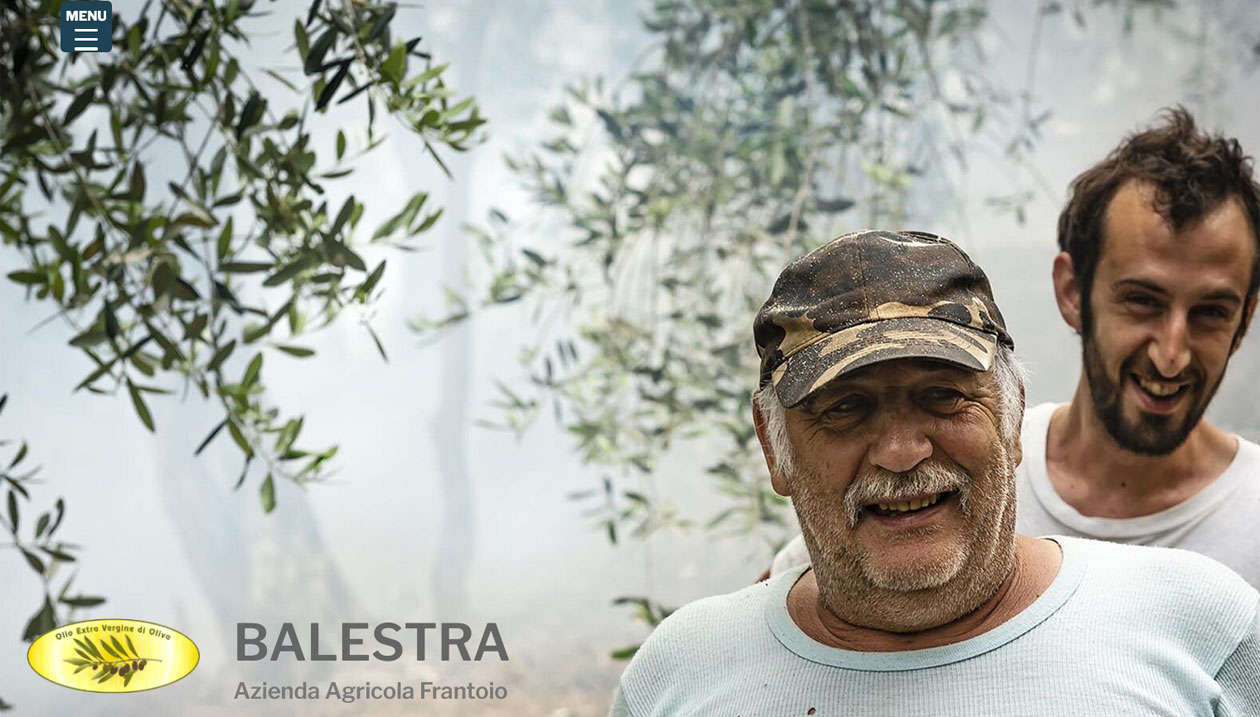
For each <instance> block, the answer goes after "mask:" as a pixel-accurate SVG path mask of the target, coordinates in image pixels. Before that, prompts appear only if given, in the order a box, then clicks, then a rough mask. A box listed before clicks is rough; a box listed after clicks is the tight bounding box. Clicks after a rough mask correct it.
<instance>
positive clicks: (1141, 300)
mask: <svg viewBox="0 0 1260 717" xmlns="http://www.w3.org/2000/svg"><path fill="white" fill-rule="evenodd" d="M1124 301H1125V303H1126V304H1129V305H1130V306H1137V307H1139V308H1144V309H1147V308H1151V307H1153V306H1158V305H1159V303H1158V302H1156V301H1155V299H1154V297H1151V296H1148V295H1146V294H1130V295H1129V296H1127V297H1125V299H1124Z"/></svg>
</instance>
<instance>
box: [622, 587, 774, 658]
mask: <svg viewBox="0 0 1260 717" xmlns="http://www.w3.org/2000/svg"><path fill="white" fill-rule="evenodd" d="M783 577H785V576H779V577H775V578H772V579H770V580H764V581H762V582H759V583H755V584H753V585H749V586H747V587H744V588H742V589H740V590H736V591H735V592H732V593H727V594H725V595H714V596H712V597H706V598H701V599H699V600H695V601H693V602H690V603H687V604H686V605H684V606H682V607H681V608H679V609H678V610H675V611H674V612H673V613H672V614H670V616H669V617H667V618H665V619H664V620H663V621H661V623H660V624H659V625H657V626H656V629H655V630H653V631H652V634H651V635H650V636H649V637H648V639H647V641H646V642H644V643H643V647H642V648H640V650H639V653H640V654H641V653H643V652H645V651H677V650H683V649H686V650H693V649H701V650H703V649H704V647H705V645H706V644H708V643H710V642H712V643H715V644H719V643H722V644H729V640H730V639H731V638H732V637H733V636H735V635H738V634H740V633H744V632H750V631H759V630H764V629H765V609H766V601H767V600H768V599H769V598H770V595H771V594H772V593H775V592H777V590H776V588H779V587H781V586H780V585H779V583H780V580H781V578H783Z"/></svg>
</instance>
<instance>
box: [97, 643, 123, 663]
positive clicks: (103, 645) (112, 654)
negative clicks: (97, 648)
mask: <svg viewBox="0 0 1260 717" xmlns="http://www.w3.org/2000/svg"><path fill="white" fill-rule="evenodd" d="M101 649H102V650H104V651H105V652H106V653H108V654H109V656H110V657H113V658H114V659H117V660H121V659H122V655H120V654H118V653H117V652H114V649H113V648H112V647H110V646H109V643H108V642H105V640H104V639H102V640H101Z"/></svg>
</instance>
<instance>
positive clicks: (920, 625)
mask: <svg viewBox="0 0 1260 717" xmlns="http://www.w3.org/2000/svg"><path fill="white" fill-rule="evenodd" d="M754 334H755V336H756V342H757V349H758V352H759V354H760V356H761V377H760V386H759V388H758V391H757V393H756V394H755V397H754V411H753V413H754V422H755V425H756V428H757V436H758V438H759V439H760V441H761V446H762V451H763V453H764V454H765V458H766V465H767V466H768V467H769V469H770V476H771V480H772V482H773V484H774V488H775V490H776V491H777V492H779V493H780V494H782V495H788V496H791V497H792V505H793V508H794V509H795V510H796V514H797V518H798V520H799V521H800V524H801V529H802V532H803V535H804V540H805V543H806V544H807V545H808V548H809V553H810V554H811V555H812V556H813V558H814V560H813V565H812V566H799V567H797V568H795V569H793V570H790V571H787V572H785V573H784V574H782V575H779V576H778V577H776V578H773V579H771V580H770V581H768V582H763V583H758V584H756V585H752V586H749V587H747V588H745V589H743V590H741V591H739V592H736V593H732V594H730V595H724V596H719V597H714V598H707V599H704V600H700V601H698V602H695V603H692V604H691V605H688V606H686V607H684V608H682V609H681V610H678V611H677V612H675V613H674V614H673V615H671V616H670V617H669V618H668V619H666V620H665V621H664V622H662V623H661V624H660V625H659V626H658V627H657V629H656V630H655V631H654V632H653V633H652V635H651V636H650V637H649V638H648V640H647V641H646V642H645V643H644V644H643V646H642V647H641V648H640V650H639V651H638V653H636V655H635V657H634V659H633V660H632V661H631V663H630V665H629V666H628V667H627V669H626V672H625V674H624V675H622V678H621V682H620V687H619V689H618V693H617V696H616V698H615V701H614V704H613V709H612V714H613V715H616V716H618V717H649V716H661V717H664V716H667V715H669V716H672V715H735V714H739V715H744V716H745V717H753V716H755V715H767V716H770V715H773V716H775V717H778V716H780V715H840V714H842V715H852V716H855V717H862V716H863V715H910V714H916V715H928V714H959V715H961V714H966V715H975V716H980V717H983V716H986V715H993V716H997V715H1029V716H1033V717H1035V716H1038V715H1119V714H1177V715H1189V714H1201V715H1219V716H1221V717H1224V716H1225V715H1239V716H1241V715H1252V714H1260V593H1257V592H1256V590H1255V589H1254V588H1252V587H1250V586H1249V585H1247V584H1246V582H1244V581H1243V580H1242V578H1240V577H1238V576H1237V575H1235V574H1234V573H1233V572H1231V571H1230V570H1228V569H1227V568H1225V567H1223V566H1221V565H1220V564H1219V563H1216V562H1214V561H1212V560H1210V559H1208V558H1205V557H1203V556H1201V555H1196V554H1194V553H1191V552H1187V551H1175V550H1161V549H1156V548H1146V547H1136V546H1127V545H1111V544H1108V543H1103V542H1099V541H1090V540H1081V539H1078V538H1068V537H1059V538H1055V539H1054V540H1048V539H1044V538H1030V537H1026V536H1022V535H1016V529H1015V466H1016V464H1018V463H1019V454H1020V442H1019V426H1020V417H1021V413H1022V409H1023V382H1022V379H1021V376H1020V372H1019V369H1018V367H1017V366H1016V364H1015V359H1014V356H1013V355H1012V349H1013V348H1014V343H1013V342H1012V341H1011V338H1010V336H1009V335H1008V334H1007V332H1006V328H1005V325H1004V323H1003V320H1002V315H1001V313H1000V312H999V311H998V309H997V306H996V305H995V304H994V302H993V297H992V294H991V292H990V289H989V282H988V279H987V278H986V277H985V276H984V273H983V272H982V271H980V269H979V267H977V266H976V265H975V264H974V263H972V262H971V260H970V259H969V258H967V256H966V255H965V254H963V252H962V251H961V250H959V249H958V248H957V247H956V246H954V245H953V244H950V243H949V242H947V241H945V240H943V239H940V238H938V237H934V236H931V235H927V234H921V233H911V232H901V233H893V232H882V231H868V232H861V233H858V234H853V235H848V236H844V237H841V238H839V239H837V240H835V241H832V242H830V243H828V244H826V245H824V246H823V247H821V248H819V249H818V250H816V251H814V252H811V253H810V254H807V255H806V256H804V257H802V258H800V259H797V260H796V261H794V262H792V263H791V264H790V265H789V266H788V267H787V268H786V269H785V270H784V271H783V273H782V274H781V275H780V277H779V280H778V282H777V283H776V284H775V288H774V291H773V293H772V294H771V296H770V299H769V300H768V301H767V302H766V304H765V306H763V307H762V309H761V311H760V312H758V314H757V318H756V321H755V323H754ZM1083 644H1087V645H1088V646H1089V649H1087V650H1082V649H1081V646H1082V645H1083Z"/></svg>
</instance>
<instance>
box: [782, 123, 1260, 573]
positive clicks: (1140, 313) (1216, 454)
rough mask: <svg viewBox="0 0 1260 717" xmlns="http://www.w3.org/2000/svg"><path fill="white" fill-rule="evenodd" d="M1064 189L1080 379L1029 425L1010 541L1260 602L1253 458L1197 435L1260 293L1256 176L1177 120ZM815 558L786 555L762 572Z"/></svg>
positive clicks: (1032, 415) (1256, 452) (1244, 162)
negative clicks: (1098, 544)
mask: <svg viewBox="0 0 1260 717" xmlns="http://www.w3.org/2000/svg"><path fill="white" fill-rule="evenodd" d="M1072 189H1073V191H1072V197H1071V199H1070V200H1069V201H1068V204H1067V206H1066V207H1065V208H1064V209H1063V213H1062V215H1061V216H1060V218H1059V246H1060V248H1061V249H1062V253H1060V254H1059V255H1058V256H1057V257H1056V258H1055V261H1054V288H1055V297H1056V299H1057V300H1058V304H1059V311H1060V313H1062V315H1063V318H1064V320H1065V321H1066V322H1067V323H1068V325H1069V326H1071V327H1072V328H1073V329H1074V330H1076V331H1077V332H1078V333H1079V334H1080V335H1081V339H1082V357H1083V360H1082V364H1083V368H1082V371H1081V377H1080V382H1079V384H1078V385H1077V388H1076V395H1075V396H1074V397H1073V398H1072V401H1071V403H1067V404H1061V405H1060V404H1053V403H1047V404H1043V405H1040V406H1037V407H1035V408H1033V409H1031V410H1029V411H1028V415H1027V417H1026V418H1025V423H1024V436H1025V439H1026V440H1025V444H1024V448H1025V450H1024V463H1023V464H1022V465H1021V466H1020V469H1019V471H1018V472H1017V475H1018V492H1019V494H1020V506H1019V508H1020V509H1019V519H1018V526H1019V529H1020V530H1021V531H1022V532H1025V533H1028V534H1030V535H1045V534H1059V535H1075V536H1081V537H1088V538H1101V539H1105V540H1113V541H1117V542H1126V543H1137V544H1142V545H1159V546H1164V547H1173V548H1185V549H1187V550H1194V551H1196V552H1200V553H1203V554H1204V555H1207V556H1209V557H1211V558H1214V559H1216V560H1219V561H1220V562H1222V563H1224V564H1225V565H1228V566H1229V567H1231V568H1233V569H1234V570H1236V571H1237V572H1238V573H1239V574H1240V575H1242V576H1243V577H1244V578H1245V579H1246V580H1247V581H1248V582H1250V583H1251V584H1252V585H1253V586H1255V587H1258V588H1260V530H1257V529H1256V527H1255V526H1256V525H1257V523H1258V522H1260V446H1257V445H1256V444H1254V443H1252V442H1250V441H1247V440H1244V439H1243V438H1241V437H1239V436H1236V435H1231V434H1228V433H1226V432H1225V431H1222V430H1220V429H1219V428H1217V427H1215V426H1213V425H1212V424H1211V423H1209V422H1208V421H1206V420H1202V417H1203V413H1204V411H1205V410H1206V409H1207V406H1208V403H1209V402H1210V401H1211V400H1212V396H1213V395H1214V394H1215V393H1216V389H1217V387H1218V386H1219V385H1220V382H1221V378H1222V377H1223V376H1224V375H1225V367H1226V365H1227V364H1228V363H1229V358H1230V356H1231V355H1232V354H1233V353H1234V352H1235V351H1237V350H1238V347H1239V345H1240V344H1241V342H1242V337H1243V334H1244V333H1245V332H1246V330H1247V325H1248V323H1249V322H1250V320H1251V315H1252V312H1253V311H1254V310H1255V306H1256V290H1257V286H1258V285H1260V272H1257V262H1258V261H1260V251H1257V246H1258V245H1260V186H1257V184H1256V182H1255V180H1254V179H1253V177H1252V168H1251V161H1250V159H1249V158H1248V157H1247V156H1245V155H1244V154H1243V152H1242V149H1241V147H1240V146H1239V144H1238V142H1237V141H1235V140H1232V139H1226V138H1223V137H1220V136H1214V135H1211V134H1207V133H1205V132H1202V131H1200V130H1198V129H1197V128H1196V127H1195V123H1194V119H1193V118H1192V117H1191V116H1190V114H1189V113H1187V112H1186V111H1185V110H1183V109H1175V110H1171V111H1169V112H1167V113H1166V114H1165V116H1164V118H1163V120H1162V121H1161V122H1159V123H1157V124H1156V125H1155V126H1153V127H1151V128H1149V129H1147V130H1144V131H1142V132H1139V133H1137V134H1134V135H1133V136H1131V137H1129V138H1127V139H1126V140H1125V141H1124V142H1123V143H1121V145H1120V146H1119V147H1117V148H1116V150H1115V151H1114V152H1112V153H1111V154H1110V155H1108V156H1107V157H1106V158H1105V159H1104V160H1103V161H1101V162H1099V163H1098V164H1097V165H1095V166H1093V167H1091V168H1090V169H1089V170H1087V171H1085V172H1084V173H1082V174H1081V175H1080V176H1079V177H1077V178H1076V180H1075V181H1074V182H1073V183H1072ZM808 559H809V556H808V555H807V554H806V551H805V544H804V542H803V541H802V540H801V539H799V538H797V539H796V540H795V541H793V542H791V543H789V544H788V546H787V547H786V548H784V550H782V551H780V553H779V555H777V556H776V557H775V560H774V564H773V568H772V571H771V572H779V571H782V570H785V569H787V568H788V567H790V566H792V565H797V564H801V563H804V562H807V561H808Z"/></svg>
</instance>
